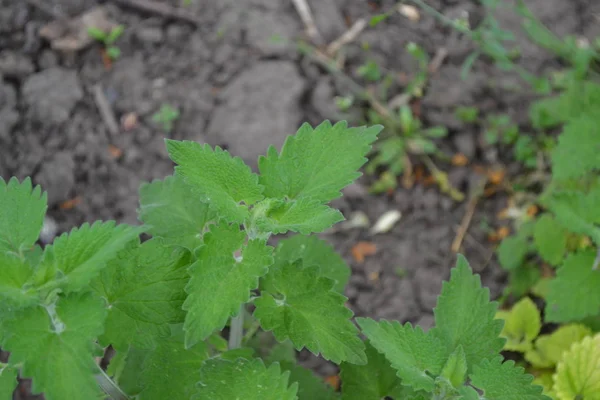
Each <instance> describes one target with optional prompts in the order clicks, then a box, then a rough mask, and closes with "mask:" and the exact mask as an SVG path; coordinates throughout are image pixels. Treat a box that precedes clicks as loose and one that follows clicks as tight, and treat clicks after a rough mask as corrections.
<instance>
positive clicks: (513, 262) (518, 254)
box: [498, 235, 528, 270]
mask: <svg viewBox="0 0 600 400" xmlns="http://www.w3.org/2000/svg"><path fill="white" fill-rule="evenodd" d="M527 249H528V246H527V241H526V240H524V239H523V237H522V236H521V235H517V236H509V237H507V238H505V239H504V240H502V243H500V246H499V247H498V260H499V261H500V265H502V268H504V269H506V270H512V269H516V268H518V267H520V266H521V264H523V261H525V256H526V255H527Z"/></svg>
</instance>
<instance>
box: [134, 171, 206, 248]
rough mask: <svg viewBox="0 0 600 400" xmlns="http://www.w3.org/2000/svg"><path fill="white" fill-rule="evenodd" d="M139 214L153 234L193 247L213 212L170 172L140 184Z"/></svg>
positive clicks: (195, 245)
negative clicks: (158, 178) (170, 174)
mask: <svg viewBox="0 0 600 400" xmlns="http://www.w3.org/2000/svg"><path fill="white" fill-rule="evenodd" d="M139 218H140V220H141V221H142V222H143V223H144V224H146V225H147V226H149V229H148V233H150V234H151V235H152V236H154V237H161V238H163V239H165V240H166V241H168V242H169V243H173V244H175V245H179V246H183V247H185V248H187V249H189V250H193V249H195V248H196V247H198V246H199V245H200V243H201V235H202V233H203V230H204V227H205V226H206V223H207V222H208V221H210V220H213V219H214V218H215V215H214V213H213V212H212V211H211V210H210V207H209V205H208V204H207V203H203V202H201V201H200V200H199V199H198V198H197V197H196V196H195V195H194V192H193V190H192V188H191V187H190V186H189V185H187V184H186V183H185V182H183V180H182V179H181V178H180V177H177V176H169V177H167V178H165V179H164V180H162V181H158V180H157V181H153V182H152V183H146V184H144V185H142V186H141V187H140V210H139Z"/></svg>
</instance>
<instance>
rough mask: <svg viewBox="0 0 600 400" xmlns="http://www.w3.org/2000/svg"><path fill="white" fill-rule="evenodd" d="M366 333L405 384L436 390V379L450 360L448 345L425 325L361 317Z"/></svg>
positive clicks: (360, 321) (362, 327) (417, 388)
mask: <svg viewBox="0 0 600 400" xmlns="http://www.w3.org/2000/svg"><path fill="white" fill-rule="evenodd" d="M357 321H358V324H359V325H360V327H361V329H362V331H363V333H364V334H365V335H366V336H367V337H368V338H369V341H370V342H371V344H372V345H373V347H375V348H376V349H377V351H379V352H380V353H383V354H384V355H385V357H386V358H387V359H388V360H389V361H390V362H391V364H392V367H393V368H395V369H396V371H397V374H398V376H399V377H400V378H401V379H402V384H403V385H406V386H411V387H412V388H413V389H415V390H426V391H427V392H431V391H433V389H434V387H435V381H434V379H433V378H432V377H431V376H430V375H428V374H427V372H429V373H430V374H431V375H433V376H436V375H439V373H440V372H441V370H442V367H443V366H444V363H445V361H446V348H445V346H444V344H443V343H442V342H441V341H440V340H439V339H438V338H436V337H435V336H434V335H432V334H431V333H429V332H424V331H423V329H421V327H419V326H417V327H414V328H413V326H412V325H411V324H410V323H406V324H405V325H400V323H399V322H398V321H392V322H390V321H385V320H383V321H379V322H376V321H374V320H372V319H370V318H358V319H357Z"/></svg>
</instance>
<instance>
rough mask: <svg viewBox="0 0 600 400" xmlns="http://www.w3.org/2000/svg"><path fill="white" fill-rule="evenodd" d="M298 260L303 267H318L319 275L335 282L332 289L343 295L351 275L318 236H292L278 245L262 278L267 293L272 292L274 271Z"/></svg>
mask: <svg viewBox="0 0 600 400" xmlns="http://www.w3.org/2000/svg"><path fill="white" fill-rule="evenodd" d="M298 260H301V261H302V265H304V266H307V267H308V266H317V267H319V275H320V276H324V277H325V278H329V279H331V280H333V281H335V286H334V289H335V290H336V291H338V292H339V293H340V294H343V293H344V288H345V287H346V284H347V283H348V279H350V273H351V270H350V267H349V266H348V264H346V262H345V261H344V259H343V258H342V257H341V256H340V255H339V254H338V253H337V252H336V251H335V250H334V249H333V247H332V246H331V245H330V244H329V243H327V242H326V241H325V240H323V239H320V238H319V237H318V236H305V235H294V236H292V237H289V238H286V239H282V240H281V241H280V242H279V243H278V245H277V248H276V250H275V262H274V263H273V265H272V266H271V268H270V269H269V273H268V274H267V275H265V277H264V278H263V286H264V288H265V289H266V290H267V291H269V290H274V289H272V285H273V282H272V281H273V276H274V273H275V271H277V270H279V269H281V268H284V267H285V266H286V265H288V264H290V263H294V262H296V261H298Z"/></svg>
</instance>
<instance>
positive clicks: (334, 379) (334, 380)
mask: <svg viewBox="0 0 600 400" xmlns="http://www.w3.org/2000/svg"><path fill="white" fill-rule="evenodd" d="M325 383H326V384H328V385H329V386H331V387H332V388H333V389H334V390H335V391H338V390H339V388H340V377H339V375H331V376H328V377H326V378H325Z"/></svg>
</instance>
